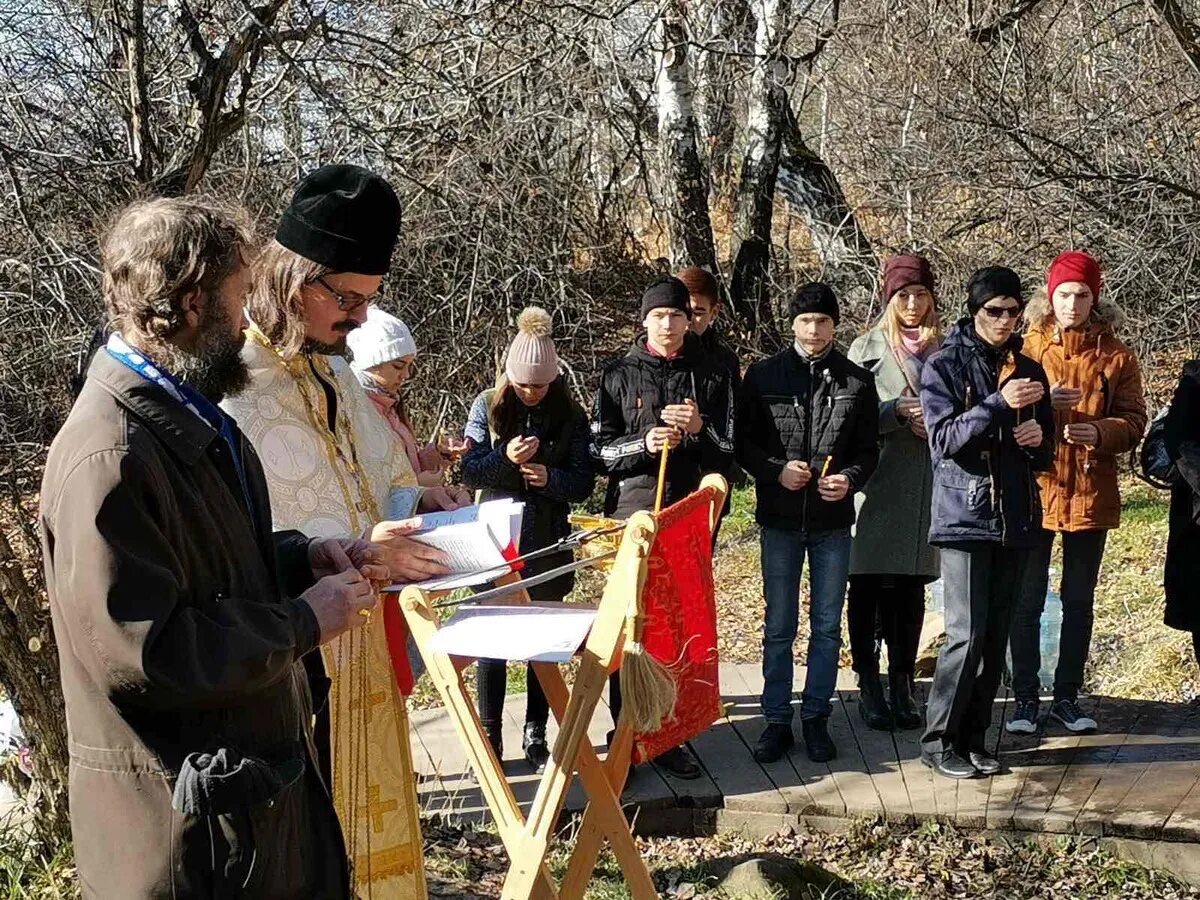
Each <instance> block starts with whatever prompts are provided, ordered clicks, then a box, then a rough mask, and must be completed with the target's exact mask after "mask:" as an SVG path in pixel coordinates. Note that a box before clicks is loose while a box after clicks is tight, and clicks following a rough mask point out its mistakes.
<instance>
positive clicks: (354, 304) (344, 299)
mask: <svg viewBox="0 0 1200 900" xmlns="http://www.w3.org/2000/svg"><path fill="white" fill-rule="evenodd" d="M313 281H315V282H317V284H319V285H321V287H323V288H325V290H327V291H329V293H330V295H331V296H332V297H333V300H334V302H335V303H336V304H337V308H338V309H340V310H341V311H342V312H354V310H356V309H358V308H359V307H360V306H362V305H363V304H364V303H371V302H373V301H374V300H375V299H377V298H378V296H379V295H378V294H376V295H375V296H373V297H364V296H362V295H361V294H343V293H340V292H339V291H335V290H334V289H333V288H332V287H330V285H329V282H328V281H326V280H325V276H323V275H318V276H317V277H316V278H314V279H313Z"/></svg>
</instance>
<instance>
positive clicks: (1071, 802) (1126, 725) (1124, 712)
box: [1041, 698, 1138, 834]
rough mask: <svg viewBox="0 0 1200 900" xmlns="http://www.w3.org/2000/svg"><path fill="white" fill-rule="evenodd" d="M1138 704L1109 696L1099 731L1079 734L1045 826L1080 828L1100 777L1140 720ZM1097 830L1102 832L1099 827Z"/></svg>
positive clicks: (1049, 830) (1045, 828)
mask: <svg viewBox="0 0 1200 900" xmlns="http://www.w3.org/2000/svg"><path fill="white" fill-rule="evenodd" d="M1137 716H1138V710H1137V707H1136V705H1132V704H1129V703H1127V702H1125V701H1122V700H1117V699H1114V698H1106V699H1105V701H1104V718H1103V719H1102V720H1100V721H1099V724H1100V730H1099V731H1097V732H1096V733H1095V734H1084V735H1080V736H1079V743H1078V745H1077V746H1076V748H1075V755H1074V756H1073V757H1072V758H1071V765H1070V767H1069V768H1068V769H1067V771H1066V773H1065V774H1064V775H1063V778H1062V781H1061V782H1060V783H1059V785H1058V792H1057V793H1056V794H1055V795H1054V801H1053V802H1052V803H1051V804H1050V808H1049V809H1047V810H1046V815H1045V816H1044V817H1043V818H1042V824H1041V829H1042V831H1043V832H1047V833H1051V834H1069V833H1075V832H1078V831H1079V830H1080V823H1078V822H1077V821H1076V820H1077V819H1078V818H1079V813H1080V811H1081V810H1083V809H1084V807H1085V806H1086V805H1087V802H1088V801H1089V800H1090V799H1091V796H1092V793H1093V792H1094V791H1095V790H1096V786H1097V785H1098V784H1099V783H1100V779H1101V777H1102V775H1103V773H1104V771H1105V769H1107V768H1108V766H1109V765H1110V764H1111V763H1112V760H1113V757H1114V756H1116V754H1117V752H1118V751H1119V750H1120V748H1121V746H1122V745H1123V744H1124V743H1125V741H1126V739H1127V738H1128V736H1129V731H1130V729H1132V728H1133V726H1134V724H1135V723H1136V721H1137ZM1093 830H1096V831H1097V833H1098V829H1093Z"/></svg>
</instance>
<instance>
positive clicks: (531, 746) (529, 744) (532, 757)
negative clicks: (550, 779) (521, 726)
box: [521, 722, 550, 775]
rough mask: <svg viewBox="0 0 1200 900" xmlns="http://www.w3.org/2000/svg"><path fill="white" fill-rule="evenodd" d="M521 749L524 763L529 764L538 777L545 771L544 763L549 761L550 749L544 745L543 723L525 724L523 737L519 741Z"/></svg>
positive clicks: (544, 732) (544, 731) (544, 730)
mask: <svg viewBox="0 0 1200 900" xmlns="http://www.w3.org/2000/svg"><path fill="white" fill-rule="evenodd" d="M521 749H522V750H524V751H525V761H526V762H527V763H529V765H530V767H531V768H532V769H533V771H535V772H537V773H538V774H539V775H541V774H542V773H543V772H545V771H546V763H547V761H548V760H549V759H550V747H549V746H547V744H546V726H545V724H544V723H542V724H539V723H537V722H526V723H525V736H524V737H523V738H522V740H521Z"/></svg>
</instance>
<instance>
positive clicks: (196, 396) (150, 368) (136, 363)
mask: <svg viewBox="0 0 1200 900" xmlns="http://www.w3.org/2000/svg"><path fill="white" fill-rule="evenodd" d="M105 349H106V350H107V351H108V352H109V354H110V355H111V356H112V357H113V358H114V359H116V360H117V361H118V362H120V363H123V364H124V365H125V366H127V367H128V368H130V369H132V370H133V371H135V372H137V373H138V374H139V375H141V376H142V377H143V378H145V379H146V380H147V381H152V382H154V383H155V384H157V385H158V386H159V387H160V388H162V389H163V390H164V391H166V392H167V394H169V395H170V396H171V397H172V398H173V399H175V400H177V401H178V402H179V403H182V404H183V405H184V407H186V408H187V409H188V410H189V411H190V412H191V413H193V414H194V415H195V416H196V417H197V418H198V419H200V421H202V422H204V423H205V424H206V425H208V426H209V427H210V428H212V429H213V431H215V432H217V434H219V435H220V436H221V437H222V439H223V440H224V441H225V443H226V444H227V445H228V446H229V450H230V453H231V455H232V458H233V467H234V469H235V470H236V471H237V476H238V483H239V484H240V485H241V487H242V497H243V499H244V500H245V501H246V509H247V511H248V512H249V513H250V521H251V525H253V524H254V503H253V502H252V501H251V499H250V485H249V483H248V482H247V481H246V470H245V468H244V467H243V465H242V450H241V446H240V441H239V439H238V435H237V431H236V430H235V429H234V425H233V420H232V419H231V418H230V417H229V416H227V415H225V413H223V412H221V410H220V409H218V408H217V407H216V406H214V405H213V404H212V403H211V402H210V401H209V399H208V398H207V397H205V396H204V395H203V394H201V393H200V392H199V391H197V390H196V389H195V388H193V387H191V386H189V385H188V384H186V383H184V382H182V381H180V380H179V379H177V378H175V377H174V376H173V375H171V373H169V372H167V371H166V370H165V369H163V368H162V366H160V365H158V364H157V363H155V362H154V361H153V360H151V359H150V358H149V357H147V356H146V354H144V353H142V352H141V351H140V350H136V349H134V348H133V347H130V346H129V344H128V343H126V341H125V339H124V338H123V337H121V335H119V334H115V333H114V334H112V335H109V338H108V344H107V345H106V347H105Z"/></svg>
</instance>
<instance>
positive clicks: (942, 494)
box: [921, 318, 1055, 547]
mask: <svg viewBox="0 0 1200 900" xmlns="http://www.w3.org/2000/svg"><path fill="white" fill-rule="evenodd" d="M1020 350H1021V338H1019V337H1017V336H1016V335H1014V336H1013V337H1012V338H1011V339H1010V340H1009V342H1008V344H1006V345H1005V346H1004V347H1002V348H998V349H997V348H994V347H992V346H990V345H989V344H988V343H987V342H986V341H984V340H983V339H982V338H980V337H979V335H978V334H976V332H975V324H974V322H973V321H972V320H971V319H970V318H964V319H961V320H960V321H958V322H957V323H955V325H954V326H953V327H952V328H951V329H950V333H949V335H947V337H946V340H945V341H944V342H943V343H942V347H941V349H940V350H938V352H937V353H935V354H934V355H933V356H931V357H930V358H929V361H928V362H927V363H926V364H925V368H924V371H923V372H922V375H921V408H922V409H923V410H924V413H925V427H926V429H927V430H928V432H929V449H930V454H931V456H932V458H933V510H932V517H931V525H930V528H929V542H930V543H931V544H935V545H938V546H947V545H951V546H952V545H954V544H957V543H960V542H963V541H987V542H991V543H1002V544H1004V545H1005V546H1008V547H1030V546H1032V545H1033V544H1034V542H1035V538H1036V535H1037V533H1038V531H1039V529H1040V528H1041V524H1042V503H1041V498H1040V496H1039V494H1038V485H1037V477H1036V476H1035V474H1034V473H1035V472H1037V471H1042V470H1046V469H1050V468H1051V467H1052V466H1053V464H1054V439H1055V435H1054V415H1053V412H1052V410H1051V406H1050V385H1049V384H1048V383H1047V380H1046V373H1045V371H1044V370H1043V369H1042V367H1041V366H1040V365H1038V363H1036V362H1034V361H1033V360H1032V359H1030V358H1029V357H1028V356H1024V355H1022V354H1021V352H1020ZM1013 378H1032V379H1036V380H1037V381H1040V382H1041V383H1042V385H1043V386H1044V387H1045V388H1046V394H1045V396H1044V397H1042V399H1041V400H1040V401H1039V402H1038V403H1037V404H1035V405H1034V406H1033V407H1032V408H1030V407H1025V408H1024V409H1021V410H1014V409H1011V408H1010V407H1009V405H1008V403H1007V402H1005V400H1004V398H1003V397H1002V396H1001V395H1000V388H1001V387H1003V386H1004V384H1005V383H1007V382H1008V381H1009V380H1010V379H1013ZM1018 414H1019V415H1020V420H1021V421H1025V420H1027V419H1028V417H1029V416H1030V415H1031V414H1032V415H1034V416H1036V417H1037V421H1038V422H1039V423H1040V424H1041V426H1042V435H1043V438H1042V443H1041V445H1040V446H1038V447H1034V448H1025V447H1020V446H1018V445H1017V442H1016V441H1015V440H1013V436H1012V431H1013V428H1014V427H1015V426H1016V425H1017V422H1018Z"/></svg>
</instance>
